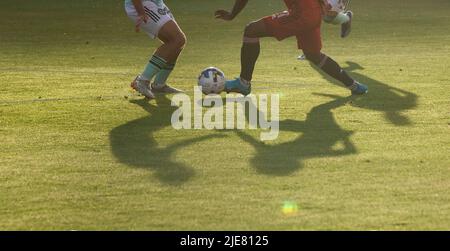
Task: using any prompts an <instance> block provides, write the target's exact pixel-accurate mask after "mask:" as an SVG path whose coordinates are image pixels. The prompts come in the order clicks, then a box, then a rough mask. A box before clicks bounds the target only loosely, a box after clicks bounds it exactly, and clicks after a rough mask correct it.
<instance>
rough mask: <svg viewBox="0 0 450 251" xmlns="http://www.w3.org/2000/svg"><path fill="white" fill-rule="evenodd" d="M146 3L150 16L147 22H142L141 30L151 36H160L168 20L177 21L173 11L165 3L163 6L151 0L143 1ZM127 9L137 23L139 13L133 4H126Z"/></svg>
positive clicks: (132, 19)
mask: <svg viewBox="0 0 450 251" xmlns="http://www.w3.org/2000/svg"><path fill="white" fill-rule="evenodd" d="M142 4H143V5H144V9H145V13H146V14H147V16H148V17H149V19H148V21H147V23H143V24H141V30H143V31H145V32H146V33H147V34H148V35H149V36H150V37H151V38H156V37H158V32H159V30H160V29H161V27H163V26H164V25H165V24H166V23H167V22H169V21H170V20H173V21H175V18H174V17H173V15H172V12H171V11H170V10H169V8H168V7H167V6H166V5H165V4H163V6H162V7H158V6H157V5H156V4H155V3H153V2H152V1H150V0H144V1H142ZM125 11H126V12H127V15H128V17H129V18H130V19H131V21H133V22H134V23H136V21H137V19H138V14H137V11H136V9H135V8H134V5H133V4H125Z"/></svg>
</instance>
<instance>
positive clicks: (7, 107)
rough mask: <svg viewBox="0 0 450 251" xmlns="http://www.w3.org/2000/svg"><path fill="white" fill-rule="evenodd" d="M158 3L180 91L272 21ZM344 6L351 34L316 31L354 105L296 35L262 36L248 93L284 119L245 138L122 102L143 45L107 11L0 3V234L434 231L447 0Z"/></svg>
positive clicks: (448, 51) (445, 213) (265, 6)
mask: <svg viewBox="0 0 450 251" xmlns="http://www.w3.org/2000/svg"><path fill="white" fill-rule="evenodd" d="M167 4H168V5H169V6H170V7H171V9H172V11H173V12H174V14H175V15H176V17H177V20H178V22H179V23H180V25H181V27H182V28H183V29H184V30H185V32H186V34H187V36H188V40H189V41H188V46H187V47H186V50H185V52H184V53H183V55H182V58H181V59H180V61H179V64H178V67H177V68H176V70H175V72H174V74H173V76H172V78H171V81H172V82H173V83H174V84H175V85H176V86H177V87H180V88H183V89H185V90H187V91H188V93H189V94H190V95H192V86H193V85H195V83H196V81H195V79H196V74H197V72H199V71H200V70H201V69H203V68H204V67H206V66H210V65H215V66H218V67H220V68H221V69H223V70H224V71H225V72H226V73H227V75H228V76H229V77H232V76H233V75H237V74H238V70H239V61H238V60H239V51H240V41H241V33H242V30H243V28H244V25H245V24H246V23H247V22H249V21H250V20H253V19H256V18H258V17H261V16H263V15H268V14H271V13H273V12H274V11H278V10H282V9H283V5H282V3H281V1H278V0H270V1H269V0H264V1H262V0H260V1H257V0H254V1H251V3H250V4H249V6H248V8H247V9H246V10H245V11H244V12H243V13H242V15H241V16H240V17H238V18H237V19H236V20H235V21H234V22H230V23H223V22H220V21H216V20H214V18H213V11H214V10H215V9H217V8H230V7H231V6H230V5H231V3H230V1H225V0H214V1H213V0H208V1H206V0H167ZM352 9H353V11H354V12H355V14H356V15H355V21H354V26H353V27H354V28H353V33H352V35H351V36H350V38H349V39H346V40H342V39H340V38H338V33H339V27H335V26H329V25H324V27H323V40H324V52H326V53H328V54H329V55H332V56H333V57H334V58H335V59H336V60H337V61H339V62H340V63H341V64H342V65H343V66H345V67H346V69H347V70H349V71H350V72H351V74H352V75H353V76H354V77H355V78H357V79H358V80H361V81H362V82H365V83H367V84H368V86H369V88H370V93H369V94H368V95H367V96H365V97H361V98H357V99H353V98H347V96H348V91H347V90H345V89H343V88H341V87H338V86H336V85H332V84H330V82H329V81H328V80H327V79H326V78H324V77H322V76H321V75H320V74H318V73H317V72H316V71H314V70H313V69H312V68H311V67H310V65H309V64H308V63H306V62H298V61H296V56H297V54H298V53H299V52H298V51H297V50H296V47H295V46H296V45H295V41H294V40H292V39H289V40H287V41H285V42H283V43H278V42H276V41H274V40H273V39H265V40H263V42H262V54H261V57H260V60H259V63H258V65H257V70H256V72H255V83H254V90H255V93H256V94H258V93H269V94H270V93H280V94H281V100H280V102H281V111H280V114H281V119H282V120H283V122H281V133H280V137H279V139H278V140H276V141H274V142H269V143H261V142H260V141H259V140H258V139H259V133H260V131H250V130H246V131H240V132H237V131H224V132H215V131H206V130H200V131H175V130H174V129H172V127H171V126H170V116H171V114H172V112H173V110H174V107H171V106H170V100H169V99H165V98H160V99H158V102H155V101H152V102H150V104H148V103H145V102H143V101H142V100H141V98H139V97H136V96H134V95H133V94H132V93H131V92H130V90H129V87H128V83H129V82H130V81H131V80H132V79H133V77H134V76H135V75H136V74H137V73H139V72H140V71H141V70H142V68H143V66H144V65H145V63H146V61H147V60H148V56H149V55H150V54H151V53H152V50H153V49H154V48H155V46H156V45H157V42H155V41H149V40H148V39H147V37H146V36H145V35H144V34H138V35H136V34H135V33H134V32H133V24H132V23H131V22H130V21H129V20H128V19H127V17H126V16H125V14H124V11H123V2H122V1H121V0H115V1H112V0H95V1H94V0H77V1H61V0H33V1H25V0H14V1H13V0H3V1H1V2H0V55H1V56H0V82H1V87H0V138H1V146H0V150H1V151H0V229H133V230H136V229H145V230H291V229H375V230H380V229H389V230H391V229H449V228H450V195H449V194H450V193H449V192H448V191H449V190H450V170H449V169H450V154H449V153H450V117H449V115H450V114H449V111H450V100H449V93H450V84H449V83H450V77H449V75H448V73H447V71H448V69H447V68H448V65H450V57H449V55H450V34H449V33H448V32H447V31H448V30H450V17H449V16H448V13H449V11H450V3H449V2H448V1H446V0H432V1H421V0H402V1H388V0H380V1H369V0H365V1H354V3H353V4H352ZM347 61H348V63H345V62H347ZM285 201H292V202H295V203H297V205H298V214H297V215H295V216H289V217H288V216H285V215H283V214H282V206H283V203H284V202H285Z"/></svg>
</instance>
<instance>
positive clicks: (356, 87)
mask: <svg viewBox="0 0 450 251" xmlns="http://www.w3.org/2000/svg"><path fill="white" fill-rule="evenodd" d="M351 90H352V94H353V95H363V94H366V93H367V92H369V88H368V87H367V86H365V85H363V84H361V83H358V82H355V83H354V84H353V86H352V88H351Z"/></svg>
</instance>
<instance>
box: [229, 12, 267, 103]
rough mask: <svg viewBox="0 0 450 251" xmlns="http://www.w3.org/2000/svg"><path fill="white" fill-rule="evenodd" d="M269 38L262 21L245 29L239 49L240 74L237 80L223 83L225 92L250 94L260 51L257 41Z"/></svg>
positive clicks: (253, 23)
mask: <svg viewBox="0 0 450 251" xmlns="http://www.w3.org/2000/svg"><path fill="white" fill-rule="evenodd" d="M269 36H270V35H269V34H268V32H267V30H266V25H265V23H264V21H263V20H262V19H260V20H258V21H255V22H252V23H250V24H248V25H247V26H246V27H245V31H244V38H243V44H242V48H241V74H240V77H239V78H237V79H235V80H230V81H227V82H226V83H225V91H227V92H239V93H242V94H244V95H248V94H250V92H251V80H252V77H253V71H254V69H255V65H256V61H257V60H258V57H259V53H260V50H261V46H260V44H259V39H260V38H262V37H269Z"/></svg>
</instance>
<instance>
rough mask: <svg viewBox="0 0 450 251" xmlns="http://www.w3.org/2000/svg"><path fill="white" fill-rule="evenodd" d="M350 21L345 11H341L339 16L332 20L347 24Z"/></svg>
mask: <svg viewBox="0 0 450 251" xmlns="http://www.w3.org/2000/svg"><path fill="white" fill-rule="evenodd" d="M348 21H350V17H349V16H348V15H347V14H346V13H345V12H340V13H338V14H337V16H336V17H335V18H334V19H333V20H332V21H331V23H332V24H345V23H347V22H348Z"/></svg>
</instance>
